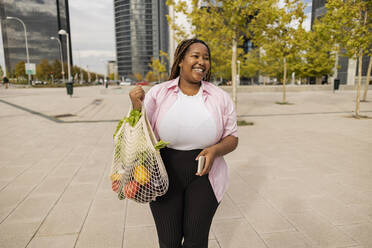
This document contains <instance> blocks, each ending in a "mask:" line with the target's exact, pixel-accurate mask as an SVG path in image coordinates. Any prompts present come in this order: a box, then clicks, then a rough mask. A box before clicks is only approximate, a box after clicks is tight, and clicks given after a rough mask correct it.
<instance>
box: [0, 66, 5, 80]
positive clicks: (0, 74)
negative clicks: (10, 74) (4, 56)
mask: <svg viewBox="0 0 372 248" xmlns="http://www.w3.org/2000/svg"><path fill="white" fill-rule="evenodd" d="M3 76H4V71H3V68H2V66H1V65H0V77H1V78H2V77H3Z"/></svg>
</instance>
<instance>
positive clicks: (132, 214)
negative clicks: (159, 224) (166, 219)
mask: <svg viewBox="0 0 372 248" xmlns="http://www.w3.org/2000/svg"><path fill="white" fill-rule="evenodd" d="M127 202H128V203H127V204H128V205H127V216H126V219H125V226H126V227H133V228H134V227H138V228H139V227H145V226H155V222H154V220H153V218H152V214H151V210H150V206H149V204H138V203H136V202H134V201H131V200H128V201H127Z"/></svg>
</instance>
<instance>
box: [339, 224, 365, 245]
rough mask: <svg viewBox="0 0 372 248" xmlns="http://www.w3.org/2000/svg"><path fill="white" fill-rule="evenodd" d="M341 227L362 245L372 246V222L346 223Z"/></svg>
mask: <svg viewBox="0 0 372 248" xmlns="http://www.w3.org/2000/svg"><path fill="white" fill-rule="evenodd" d="M339 228H340V229H341V230H342V231H344V232H345V233H346V234H348V235H350V236H351V237H352V238H353V239H354V240H356V241H357V242H359V243H360V244H361V245H363V246H365V247H372V239H371V237H372V223H365V224H357V225H346V226H341V227H339Z"/></svg>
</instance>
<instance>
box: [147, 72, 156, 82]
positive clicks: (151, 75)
mask: <svg viewBox="0 0 372 248" xmlns="http://www.w3.org/2000/svg"><path fill="white" fill-rule="evenodd" d="M157 79H158V78H157V76H156V75H155V73H154V72H153V71H149V72H147V73H146V76H145V80H146V81H147V82H154V81H156V80H157Z"/></svg>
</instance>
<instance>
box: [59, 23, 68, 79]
mask: <svg viewBox="0 0 372 248" xmlns="http://www.w3.org/2000/svg"><path fill="white" fill-rule="evenodd" d="M58 34H60V35H66V44H67V71H68V72H67V78H68V79H67V80H68V81H70V80H71V68H70V42H69V41H70V39H69V35H68V33H67V32H66V30H64V29H61V30H59V32H58Z"/></svg>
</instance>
